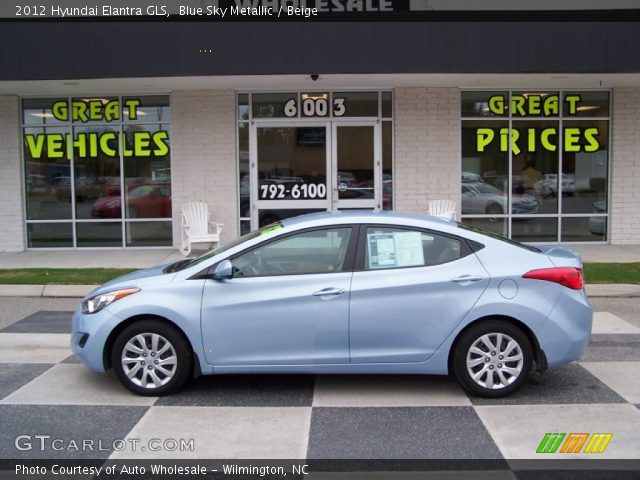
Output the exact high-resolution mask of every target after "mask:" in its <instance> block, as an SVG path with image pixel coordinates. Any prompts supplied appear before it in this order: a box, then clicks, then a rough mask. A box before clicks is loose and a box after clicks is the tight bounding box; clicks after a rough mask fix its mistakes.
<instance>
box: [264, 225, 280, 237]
mask: <svg viewBox="0 0 640 480" xmlns="http://www.w3.org/2000/svg"><path fill="white" fill-rule="evenodd" d="M281 228H282V224H280V223H276V224H275V225H269V226H267V227H264V228H261V229H260V235H267V234H269V233H272V232H275V231H277V230H280V229H281Z"/></svg>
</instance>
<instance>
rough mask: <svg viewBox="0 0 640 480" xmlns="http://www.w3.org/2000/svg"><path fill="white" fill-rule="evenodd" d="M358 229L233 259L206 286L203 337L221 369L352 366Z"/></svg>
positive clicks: (316, 232)
mask: <svg viewBox="0 0 640 480" xmlns="http://www.w3.org/2000/svg"><path fill="white" fill-rule="evenodd" d="M355 244H356V235H355V234H354V233H353V228H352V227H351V226H336V227H331V228H321V229H312V230H306V231H302V232H297V233H294V234H290V235H283V236H281V237H278V238H276V239H275V240H273V241H270V242H269V243H268V244H266V245H265V244H261V245H259V246H258V247H257V248H252V249H250V250H248V251H244V252H242V253H241V254H239V255H235V256H234V257H233V258H231V259H230V260H231V263H232V265H233V271H234V276H233V278H231V279H229V280H207V281H206V282H205V286H204V290H203V297H202V315H201V325H202V338H203V343H204V350H205V353H206V357H207V361H208V363H209V364H211V365H214V366H231V365H238V366H241V365H259V366H266V365H307V364H323V363H324V364H329V363H348V362H349V327H348V325H349V291H350V286H351V276H352V273H353V268H352V267H353V257H354V252H355V246H356V245H355Z"/></svg>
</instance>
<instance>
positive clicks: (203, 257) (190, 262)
mask: <svg viewBox="0 0 640 480" xmlns="http://www.w3.org/2000/svg"><path fill="white" fill-rule="evenodd" d="M281 228H282V223H281V222H276V223H273V224H271V225H267V226H266V227H262V228H261V229H259V230H254V231H253V232H249V233H246V234H244V235H242V236H241V237H238V238H236V239H235V240H231V241H230V242H229V243H225V244H224V245H222V246H220V247H218V248H215V249H213V250H209V251H208V252H207V253H204V254H202V255H200V256H199V257H197V258H193V259H190V260H181V261H180V262H177V264H173V265H170V267H172V266H174V265H175V267H174V268H171V269H170V270H166V272H167V273H169V272H179V271H180V270H184V269H185V268H189V267H193V266H194V265H198V264H199V263H202V262H205V261H207V260H209V259H210V258H212V257H215V256H216V255H219V254H221V253H223V252H226V251H227V250H230V249H232V248H233V247H236V246H238V245H240V244H241V243H243V242H247V241H249V240H253V239H254V238H256V237H259V236H260V235H266V234H267V233H271V232H273V231H275V230H279V229H281Z"/></svg>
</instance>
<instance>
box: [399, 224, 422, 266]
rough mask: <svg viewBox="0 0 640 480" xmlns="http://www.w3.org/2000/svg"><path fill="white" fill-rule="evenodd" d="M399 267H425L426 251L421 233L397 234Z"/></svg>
mask: <svg viewBox="0 0 640 480" xmlns="http://www.w3.org/2000/svg"><path fill="white" fill-rule="evenodd" d="M393 236H394V237H395V240H396V248H397V252H398V254H397V256H398V266H399V267H415V266H418V265H424V250H423V249H422V238H421V235H420V232H395V233H394V234H393Z"/></svg>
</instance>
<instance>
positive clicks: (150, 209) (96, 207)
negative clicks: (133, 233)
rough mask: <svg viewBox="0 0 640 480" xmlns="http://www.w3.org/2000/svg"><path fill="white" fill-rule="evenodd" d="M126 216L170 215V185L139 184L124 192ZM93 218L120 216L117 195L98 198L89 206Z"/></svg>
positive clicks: (119, 204)
mask: <svg viewBox="0 0 640 480" xmlns="http://www.w3.org/2000/svg"><path fill="white" fill-rule="evenodd" d="M126 201H127V212H126V214H127V217H129V218H138V217H140V218H158V217H170V216H171V187H170V186H169V185H168V184H152V185H141V186H139V187H135V188H133V189H131V190H130V191H129V192H127V194H126ZM91 216H92V217H94V218H121V216H122V213H121V200H120V196H119V195H117V196H116V195H112V196H107V197H102V198H99V199H98V200H96V201H95V203H94V204H93V206H92V207H91Z"/></svg>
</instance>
